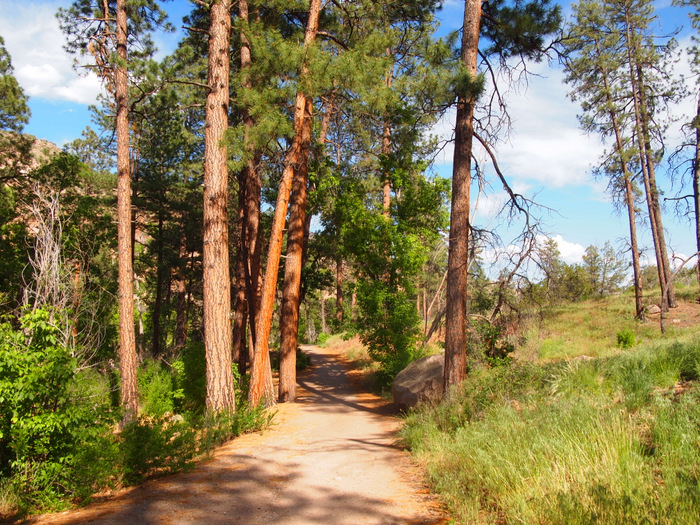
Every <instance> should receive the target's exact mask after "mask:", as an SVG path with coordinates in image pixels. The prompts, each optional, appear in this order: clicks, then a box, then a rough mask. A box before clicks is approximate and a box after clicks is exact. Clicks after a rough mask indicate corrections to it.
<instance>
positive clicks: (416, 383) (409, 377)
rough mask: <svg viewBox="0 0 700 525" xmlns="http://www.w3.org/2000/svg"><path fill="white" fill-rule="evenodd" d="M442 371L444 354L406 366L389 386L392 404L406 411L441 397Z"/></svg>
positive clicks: (425, 358)
mask: <svg viewBox="0 0 700 525" xmlns="http://www.w3.org/2000/svg"><path fill="white" fill-rule="evenodd" d="M444 370H445V355H444V354H437V355H430V356H428V357H423V358H421V359H418V360H416V361H414V362H413V363H411V364H410V365H408V366H407V367H406V368H404V369H403V370H402V371H401V372H399V373H398V374H397V375H396V378H395V379H394V383H393V384H392V385H391V393H392V395H393V396H394V404H396V406H397V407H398V408H400V409H401V410H406V409H408V408H410V407H414V406H416V405H417V404H418V403H420V402H422V401H427V400H430V399H437V398H439V397H441V396H442V392H443V373H444Z"/></svg>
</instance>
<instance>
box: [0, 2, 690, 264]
mask: <svg viewBox="0 0 700 525" xmlns="http://www.w3.org/2000/svg"><path fill="white" fill-rule="evenodd" d="M69 4H70V2H69V1H68V0H1V1H0V35H1V36H3V38H4V39H5V43H6V47H7V48H8V51H9V52H10V54H11V55H12V59H13V65H14V67H15V75H16V77H17V78H18V80H19V82H20V84H21V85H22V87H23V88H24V90H25V92H26V93H27V94H28V95H30V106H31V109H32V118H31V121H30V123H29V125H28V126H27V128H26V131H27V132H28V133H31V134H33V135H36V136H37V137H39V138H44V139H47V140H50V141H52V142H55V143H57V144H59V145H63V144H65V143H66V142H68V141H70V140H72V139H74V138H78V137H79V136H80V133H81V131H82V130H83V129H84V128H85V126H87V125H89V124H90V113H89V111H88V105H90V104H94V103H95V100H96V96H97V95H98V93H99V90H100V85H99V81H98V80H97V79H96V78H95V77H93V76H79V75H78V74H77V73H76V72H75V71H74V69H73V67H72V60H73V59H72V58H71V57H70V56H68V55H67V54H66V53H65V52H64V51H63V49H62V46H63V42H64V37H63V35H62V34H61V32H60V29H59V28H58V23H57V21H56V18H55V12H56V9H57V8H58V7H59V6H67V5H69ZM165 6H166V7H167V8H168V10H169V11H170V13H171V20H172V22H173V23H174V24H175V25H176V26H178V27H179V26H181V18H182V15H183V14H186V13H187V12H188V11H189V6H190V3H189V2H188V1H186V0H174V1H172V2H168V3H166V4H165ZM657 8H658V9H657V13H658V15H659V17H660V20H661V21H662V23H663V24H664V28H665V30H670V29H672V28H673V27H677V26H680V25H683V26H684V29H683V31H682V32H681V33H680V34H679V35H678V39H679V41H680V43H681V45H687V44H688V42H689V29H688V26H689V24H688V22H687V19H686V18H685V14H684V13H683V12H682V11H681V10H680V9H678V8H675V7H672V6H671V5H670V2H660V3H657ZM462 9H463V3H462V2H461V1H459V0H448V1H446V2H445V6H444V9H443V11H442V13H441V15H440V18H441V21H442V24H443V27H444V30H452V29H458V28H459V26H460V25H461V19H462ZM568 11H569V9H568V3H567V4H564V14H565V15H566V14H568ZM180 32H181V30H179V31H178V33H176V34H174V35H160V36H158V37H157V38H156V42H157V43H158V44H159V45H160V48H161V49H163V50H164V51H169V50H170V49H172V47H173V46H174V44H175V42H176V41H177V39H178V37H179V34H180ZM530 66H531V70H532V71H533V72H534V73H536V74H537V76H534V77H532V78H531V79H530V81H529V82H528V85H527V86H525V85H521V86H520V87H519V88H518V89H517V90H515V91H513V92H511V93H509V95H508V104H509V111H510V113H511V116H512V118H513V130H512V132H511V134H510V135H509V137H508V139H507V140H504V141H503V142H501V143H499V144H498V145H497V153H498V157H499V162H500V164H501V168H502V169H503V171H505V173H506V175H507V177H508V179H509V181H510V183H511V185H512V186H513V188H514V189H515V190H516V191H518V192H521V193H523V194H525V195H527V196H528V197H532V198H533V199H534V200H535V201H536V202H538V203H539V204H541V205H543V206H545V207H547V208H549V209H551V210H553V211H552V212H551V213H543V214H542V215H543V224H544V230H545V232H546V234H547V235H548V236H550V237H553V238H555V239H556V240H557V242H558V243H559V249H560V251H561V252H562V255H563V257H564V259H565V260H566V261H567V262H570V263H571V262H578V261H580V257H581V255H582V254H583V251H584V250H585V248H586V247H587V246H589V245H598V246H602V245H603V244H604V243H605V242H606V241H610V242H611V243H612V244H613V245H614V246H615V247H617V248H622V247H623V246H625V245H626V242H627V238H628V227H627V225H626V216H625V215H619V214H618V213H616V212H615V211H614V209H613V206H612V204H611V203H610V199H609V197H608V196H607V195H606V194H605V185H604V183H602V182H600V181H596V180H594V178H593V176H592V172H591V167H592V166H593V165H594V164H595V163H596V161H597V158H598V156H599V155H600V154H601V153H602V150H603V145H602V144H601V143H600V142H599V140H598V139H597V137H595V136H586V135H585V134H583V133H582V132H581V131H580V130H579V129H578V121H577V118H576V115H577V113H578V111H579V109H578V107H577V105H576V104H574V103H572V102H571V101H570V100H569V99H568V97H567V86H565V85H564V84H563V83H562V73H561V71H560V70H559V69H558V68H557V67H556V64H547V63H540V64H534V65H530ZM678 70H679V72H683V71H685V70H687V66H686V65H685V63H684V62H681V63H680V64H679V65H678ZM694 110H695V100H694V97H692V98H691V99H689V100H688V101H686V102H685V103H683V104H681V105H679V106H678V107H676V108H674V111H675V113H676V114H677V115H678V116H680V117H683V116H687V115H691V114H692V113H693V112H694ZM452 119H453V116H452V115H448V116H447V117H446V119H444V120H443V121H442V122H441V123H440V124H439V125H438V126H437V127H436V129H435V133H436V134H438V135H441V136H443V137H449V135H450V132H451V126H452V125H453V123H452ZM686 120H687V119H686ZM681 138H682V135H681V132H680V126H679V125H676V126H675V127H672V128H671V130H670V131H669V138H668V141H669V143H670V144H669V146H670V147H671V148H672V146H673V145H675V144H678V143H680V141H681ZM450 151H451V150H450V149H449V148H447V149H446V151H445V155H444V156H443V157H442V158H441V159H439V161H438V163H437V164H436V166H435V170H436V171H437V173H439V174H440V175H443V176H447V177H449V176H451V164H450ZM478 154H479V153H478V152H477V155H478ZM482 155H483V154H482ZM660 181H661V186H662V189H663V190H664V191H665V194H666V196H673V195H675V193H676V191H677V190H676V188H672V187H671V184H670V182H669V180H668V178H667V177H666V176H664V174H663V170H662V173H661V176H660ZM503 200H504V194H503V192H502V191H501V189H500V188H499V186H498V184H497V183H495V182H494V184H493V185H492V192H491V193H490V194H489V195H482V196H481V197H480V198H479V207H478V209H477V211H476V215H475V222H476V223H477V224H480V225H492V224H495V223H496V222H497V219H496V218H494V216H493V215H494V213H493V212H494V210H496V209H498V208H499V206H500V205H501V204H502V203H503ZM664 224H665V226H666V230H667V236H668V244H669V247H670V249H671V251H672V252H673V253H674V254H677V255H678V256H680V257H684V256H685V255H686V254H692V253H694V252H695V242H694V232H693V228H692V225H691V224H690V222H688V221H686V220H679V219H677V218H676V217H675V214H674V212H673V210H672V209H671V208H669V209H667V210H666V213H665V215H664ZM502 231H503V235H504V240H505V242H506V244H507V243H508V235H509V234H512V232H514V227H511V228H506V229H503V230H502ZM640 234H641V235H642V245H643V247H644V248H645V249H646V250H647V253H648V254H650V255H651V254H652V253H653V252H652V251H651V249H650V247H651V238H650V235H649V232H648V228H647V227H645V226H643V225H641V227H640Z"/></svg>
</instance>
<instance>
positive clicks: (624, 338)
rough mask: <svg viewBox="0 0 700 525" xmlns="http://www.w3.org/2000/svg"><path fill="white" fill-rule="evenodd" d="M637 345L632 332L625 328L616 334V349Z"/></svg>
mask: <svg viewBox="0 0 700 525" xmlns="http://www.w3.org/2000/svg"><path fill="white" fill-rule="evenodd" d="M636 344H637V338H636V336H635V335H634V330H631V329H629V328H625V329H624V330H620V331H619V332H617V346H618V348H632V347H633V346H634V345H636Z"/></svg>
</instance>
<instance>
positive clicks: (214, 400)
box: [202, 0, 235, 414]
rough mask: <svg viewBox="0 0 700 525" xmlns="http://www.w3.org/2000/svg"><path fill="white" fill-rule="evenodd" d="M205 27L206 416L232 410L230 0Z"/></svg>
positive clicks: (219, 2)
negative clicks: (228, 131)
mask: <svg viewBox="0 0 700 525" xmlns="http://www.w3.org/2000/svg"><path fill="white" fill-rule="evenodd" d="M209 16H210V26H209V93H208V95H207V102H206V104H207V105H206V117H205V135H204V249H203V251H202V261H203V270H204V273H203V292H204V346H205V349H206V374H207V412H209V413H211V414H215V413H220V412H223V411H233V410H234V409H235V397H234V389H233V374H232V370H231V365H232V362H231V320H230V315H231V292H230V290H231V282H230V278H229V251H228V170H227V166H226V161H227V147H226V142H225V138H224V133H225V132H226V129H227V128H228V102H229V43H230V37H231V16H230V2H229V0H214V2H213V3H212V5H211V11H210V15H209Z"/></svg>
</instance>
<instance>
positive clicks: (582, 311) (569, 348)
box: [514, 288, 700, 362]
mask: <svg viewBox="0 0 700 525" xmlns="http://www.w3.org/2000/svg"><path fill="white" fill-rule="evenodd" d="M677 295H678V297H679V300H680V299H683V300H687V299H685V298H694V297H695V296H696V295H697V291H696V289H694V288H688V289H686V288H680V289H679V292H678V294H677ZM657 299H658V298H657ZM692 300H694V299H692ZM692 300H691V301H689V302H692ZM645 301H646V303H647V304H654V303H656V302H658V301H656V300H655V299H654V296H653V295H649V296H647V297H646V299H645ZM669 315H670V317H671V318H673V316H674V312H673V311H672V312H671V313H670V314H669ZM625 331H629V332H631V333H633V334H634V339H635V342H636V343H637V344H638V345H639V344H648V343H651V342H654V341H664V340H665V341H675V340H688V339H690V338H692V337H694V336H695V335H699V334H700V326H698V325H693V326H677V325H675V324H673V323H672V322H667V331H666V334H661V331H660V329H659V317H658V315H656V316H648V320H647V321H646V322H645V323H640V322H638V321H636V320H635V319H634V298H633V296H632V295H631V293H624V294H621V295H618V296H613V297H607V298H605V299H591V300H588V301H582V302H579V303H571V304H566V305H561V306H556V307H551V308H548V309H546V310H544V311H543V312H541V313H539V314H536V315H534V314H533V315H531V316H530V317H529V319H528V321H527V322H526V326H525V327H524V328H523V333H524V335H525V344H524V345H521V346H520V347H519V348H518V349H517V350H516V352H515V354H514V357H515V358H516V359H521V360H530V361H532V360H536V361H539V362H550V361H559V360H563V359H571V358H574V357H578V356H582V355H586V356H590V357H608V356H613V355H617V354H619V353H620V348H619V345H618V334H619V333H621V332H625Z"/></svg>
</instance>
